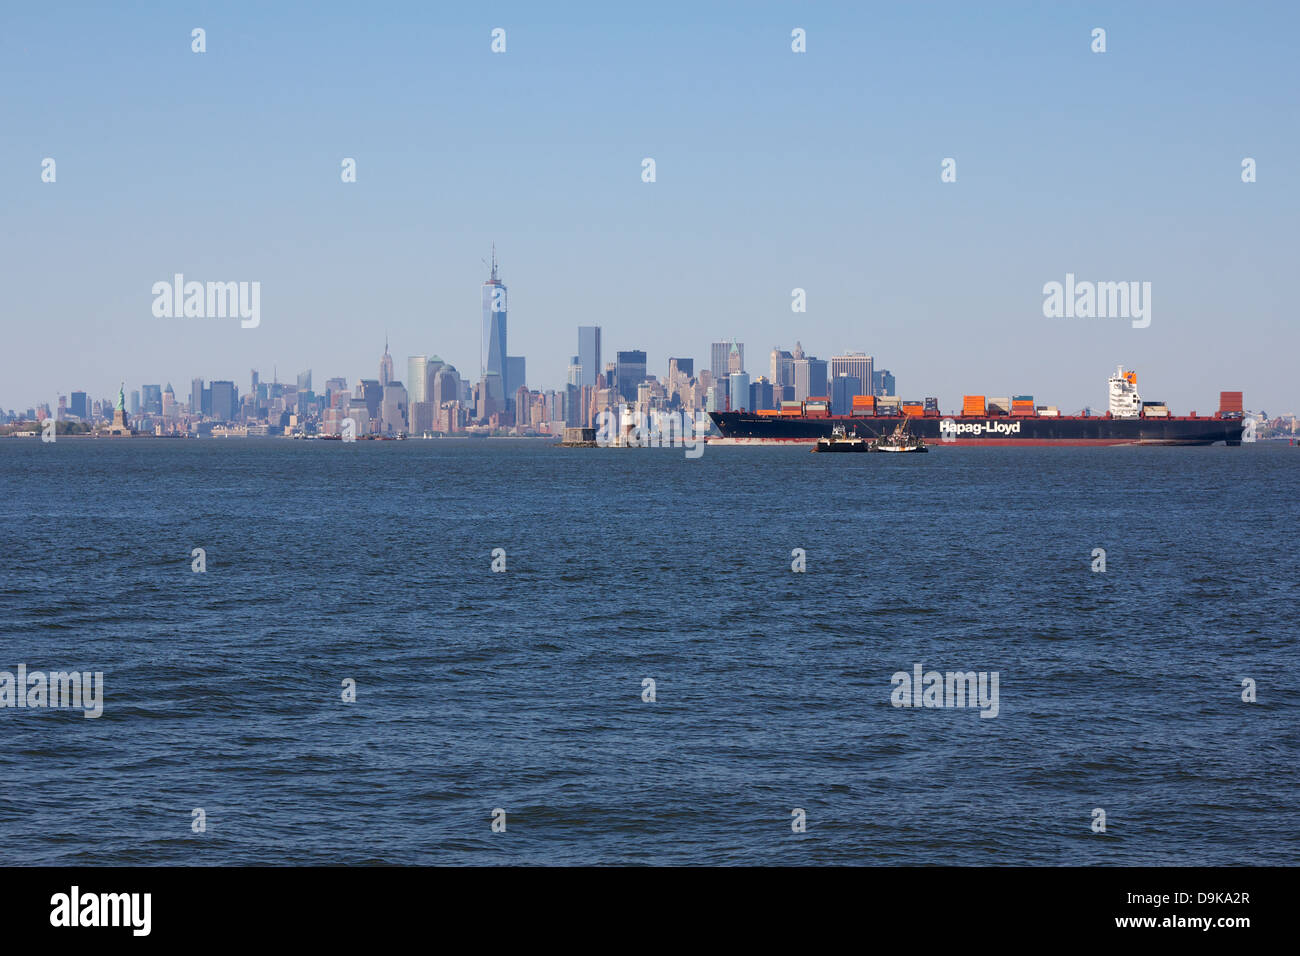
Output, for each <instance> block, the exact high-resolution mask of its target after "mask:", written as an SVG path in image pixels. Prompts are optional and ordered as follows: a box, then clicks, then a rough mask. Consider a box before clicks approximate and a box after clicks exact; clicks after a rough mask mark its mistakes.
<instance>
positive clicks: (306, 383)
mask: <svg viewBox="0 0 1300 956" xmlns="http://www.w3.org/2000/svg"><path fill="white" fill-rule="evenodd" d="M298 391H300V392H310V391H311V369H307V371H305V372H299V373H298Z"/></svg>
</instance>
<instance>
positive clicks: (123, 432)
mask: <svg viewBox="0 0 1300 956" xmlns="http://www.w3.org/2000/svg"><path fill="white" fill-rule="evenodd" d="M105 434H106V435H109V436H112V437H115V438H130V437H131V436H132V435H134V434H135V432H133V431H132V430H131V426H130V425H128V424H127V423H126V412H125V411H123V410H122V409H120V408H115V409H113V424H112V425H110V426H108V429H107V430H106V431H105Z"/></svg>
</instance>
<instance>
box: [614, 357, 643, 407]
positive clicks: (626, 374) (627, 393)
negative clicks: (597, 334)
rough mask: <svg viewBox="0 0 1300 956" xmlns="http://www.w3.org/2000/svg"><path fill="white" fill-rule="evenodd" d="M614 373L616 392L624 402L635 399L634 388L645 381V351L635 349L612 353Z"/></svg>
mask: <svg viewBox="0 0 1300 956" xmlns="http://www.w3.org/2000/svg"><path fill="white" fill-rule="evenodd" d="M614 359H615V362H614V366H615V370H614V375H615V377H616V379H617V381H616V387H617V388H618V393H619V395H621V396H622V397H623V401H625V402H635V401H636V390H637V386H639V385H640V384H641V383H642V382H644V381H645V353H644V352H642V351H639V350H637V349H632V350H629V351H627V352H615V353H614Z"/></svg>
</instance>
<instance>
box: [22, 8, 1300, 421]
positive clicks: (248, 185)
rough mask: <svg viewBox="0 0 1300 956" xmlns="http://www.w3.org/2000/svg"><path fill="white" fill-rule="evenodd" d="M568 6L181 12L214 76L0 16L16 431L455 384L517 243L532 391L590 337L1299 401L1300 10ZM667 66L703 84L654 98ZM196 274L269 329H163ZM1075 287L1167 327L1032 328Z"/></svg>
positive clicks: (1078, 389)
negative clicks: (351, 379)
mask: <svg viewBox="0 0 1300 956" xmlns="http://www.w3.org/2000/svg"><path fill="white" fill-rule="evenodd" d="M579 11H580V7H578V8H575V13H574V14H573V15H572V16H570V17H566V18H564V20H563V22H550V23H546V22H539V18H538V17H537V15H536V13H535V11H533V10H531V9H530V8H529V7H528V6H527V5H523V4H505V5H502V6H500V7H498V8H496V9H494V11H493V14H492V15H493V17H494V19H493V20H491V21H489V20H487V19H485V18H484V17H483V16H481V15H480V14H479V13H478V12H477V11H473V10H435V9H432V8H429V9H424V8H421V7H419V6H417V5H411V6H408V7H407V8H406V17H405V22H406V27H405V28H404V29H402V30H398V29H395V28H393V27H392V26H391V25H390V26H376V29H375V31H374V32H373V33H370V34H365V33H359V32H358V31H356V30H355V29H352V28H350V27H348V26H345V25H344V24H345V22H346V18H331V16H330V5H329V4H322V5H321V7H320V8H319V9H316V8H313V9H312V10H307V11H295V12H292V13H291V12H289V11H285V10H275V9H257V8H232V9H230V10H221V11H212V12H206V13H202V14H196V16H197V17H198V19H202V20H204V21H205V23H204V24H203V26H204V27H205V28H206V30H207V37H208V47H207V51H206V52H205V53H203V54H202V55H198V54H195V53H193V52H191V49H190V44H189V30H190V28H191V27H192V26H194V25H195V24H190V23H188V22H181V21H180V20H178V19H177V18H176V17H175V16H170V15H169V16H155V15H154V14H153V13H151V12H150V11H149V10H148V9H147V5H146V8H141V9H133V10H130V11H121V12H113V11H108V10H99V9H96V8H93V7H87V8H84V9H82V8H79V9H78V10H77V13H76V17H77V20H78V22H79V23H81V24H82V26H83V29H81V30H78V31H75V32H73V33H71V34H69V33H68V32H67V31H66V30H64V29H63V28H62V27H61V26H60V19H59V18H58V17H50V16H48V15H44V14H42V13H41V12H40V11H36V10H25V9H17V10H14V11H11V12H8V14H7V15H8V19H9V20H10V25H11V27H12V29H11V30H9V31H7V32H6V34H5V35H6V37H8V38H13V37H15V36H20V35H21V37H22V40H21V43H14V42H13V40H12V39H9V40H7V41H0V42H6V47H5V54H6V61H7V62H8V63H9V64H10V65H11V68H12V69H14V70H15V71H17V72H19V73H28V74H31V75H40V76H42V77H44V80H43V83H42V95H41V96H40V97H39V98H21V97H20V98H15V99H14V100H13V102H11V104H10V107H11V109H10V111H9V114H8V117H9V122H7V124H6V128H5V129H4V130H3V131H0V136H3V138H4V143H5V149H4V150H0V190H3V194H4V199H5V201H6V221H7V223H8V224H9V225H10V226H11V228H10V229H9V230H6V234H5V235H4V236H3V237H0V254H2V255H3V256H4V257H5V261H6V262H7V263H8V265H9V267H10V270H11V274H12V275H15V276H21V277H22V278H23V280H24V281H22V282H15V283H11V284H10V287H9V290H8V291H9V293H10V297H9V301H8V303H7V308H6V310H5V313H4V318H3V320H0V321H2V322H3V325H2V326H0V329H2V331H3V334H4V335H5V338H6V340H7V341H10V342H25V341H30V342H31V345H30V347H27V348H24V349H23V350H22V361H21V362H20V361H17V360H16V359H15V358H14V356H16V355H17V354H18V353H17V350H14V351H11V352H9V353H8V354H9V355H10V360H9V361H8V362H6V363H5V364H4V368H3V371H4V373H5V374H4V376H3V377H0V405H3V406H4V407H6V408H18V407H25V406H27V405H29V404H31V403H33V402H36V401H39V400H42V396H44V399H43V400H46V401H53V400H54V398H55V395H54V394H52V393H51V389H52V388H57V389H60V390H65V391H66V390H71V389H74V388H76V389H86V390H87V391H91V392H93V393H96V394H107V393H108V392H109V391H110V389H111V388H112V387H113V386H114V385H115V384H116V383H117V381H118V380H120V379H122V378H125V379H127V380H128V381H136V382H142V381H152V380H154V379H155V378H158V377H161V374H162V370H171V374H172V375H173V381H176V380H181V381H185V380H188V379H189V378H192V377H194V376H197V375H202V376H204V377H228V376H229V375H231V374H232V370H241V374H242V370H243V369H246V368H249V367H258V368H262V369H265V370H270V369H271V368H272V366H274V365H278V366H279V367H281V368H286V367H294V366H296V367H299V368H302V367H312V368H318V369H338V370H344V369H347V368H348V363H349V362H351V361H352V359H351V358H350V357H351V356H353V355H355V354H356V351H357V348H358V343H359V342H366V343H369V342H370V341H372V336H373V337H376V338H377V337H378V336H379V335H380V334H382V333H383V332H384V331H387V332H388V333H389V334H390V335H391V336H392V340H393V342H395V343H398V344H399V353H400V356H401V357H402V358H404V357H405V356H406V355H408V354H422V353H429V352H432V351H433V350H435V349H436V350H437V351H438V352H439V353H440V354H442V355H445V356H448V357H449V358H450V359H451V360H453V361H454V362H456V364H457V366H458V367H459V368H461V369H465V370H469V369H473V368H474V362H473V358H474V356H475V355H476V353H477V351H478V349H479V348H480V347H481V345H480V339H481V330H480V329H479V328H478V327H477V325H478V323H477V322H476V321H475V316H476V312H477V310H478V308H479V307H480V303H478V302H477V301H476V293H475V290H474V286H475V285H478V284H479V283H480V282H481V278H475V277H476V276H477V275H478V273H477V272H476V270H477V269H478V268H479V267H480V264H481V260H482V258H483V255H484V251H485V250H487V249H488V248H489V246H490V243H492V242H493V241H495V242H496V243H497V246H498V249H500V250H502V251H503V252H504V253H505V255H506V264H507V266H508V271H509V279H510V283H511V286H512V288H511V291H512V292H513V293H514V295H513V299H514V301H513V302H512V303H511V307H512V311H513V312H514V313H515V314H514V321H513V322H511V323H510V329H509V334H510V346H509V349H510V352H512V353H513V354H515V355H518V356H527V357H528V358H529V363H530V368H531V369H533V371H534V374H533V376H532V377H533V378H534V380H535V383H536V384H542V385H550V384H553V385H556V386H559V385H560V384H562V383H563V382H564V381H565V369H566V368H567V364H568V362H569V361H570V360H571V358H572V355H573V354H574V345H573V343H572V340H571V330H572V328H573V327H574V326H576V325H600V326H602V328H603V336H604V341H603V343H602V347H603V351H604V355H605V356H606V357H608V356H611V355H613V354H614V353H615V352H616V351H618V350H626V349H638V350H644V351H645V352H646V353H647V364H648V365H649V366H650V367H651V368H654V369H663V368H665V367H666V363H667V359H668V358H669V357H671V356H677V355H691V356H694V357H695V358H696V360H697V361H701V362H703V361H707V359H708V357H709V355H708V348H709V345H710V343H711V342H712V341H715V340H716V339H718V338H720V337H722V336H731V335H735V336H736V337H737V338H739V339H741V340H743V341H746V342H748V343H749V344H750V348H751V349H758V350H760V351H762V350H766V349H767V348H770V346H771V345H774V344H781V345H782V347H785V348H789V347H790V344H791V341H792V340H793V339H795V338H799V339H802V340H803V341H804V343H805V345H806V346H807V347H808V348H809V349H810V350H813V351H815V352H816V353H817V354H818V355H821V356H831V355H836V354H843V353H844V352H846V351H849V350H854V349H861V350H865V351H867V352H869V353H871V354H873V355H877V356H889V359H888V361H889V364H890V367H891V368H892V369H893V371H894V373H895V374H896V375H897V376H898V378H899V380H900V381H902V382H905V383H907V384H906V385H905V386H904V387H905V388H908V389H915V390H916V392H917V393H918V394H920V395H927V394H928V395H938V396H940V398H941V399H942V400H943V402H944V403H945V404H947V405H952V404H953V403H955V402H956V401H957V400H958V398H959V396H960V395H961V394H962V393H964V392H983V393H998V394H1000V393H1004V392H1013V393H1014V392H1026V393H1033V394H1036V395H1042V396H1044V397H1047V398H1049V399H1050V400H1051V401H1053V402H1054V403H1056V404H1059V405H1061V406H1063V407H1066V406H1068V407H1077V406H1082V405H1085V404H1090V403H1091V404H1096V403H1097V402H1098V401H1099V400H1100V399H1101V398H1102V397H1104V382H1105V376H1106V374H1107V373H1108V370H1109V369H1111V368H1113V367H1114V366H1115V365H1116V364H1117V363H1123V364H1125V365H1126V366H1127V367H1130V368H1136V369H1137V370H1138V371H1139V373H1140V374H1141V375H1142V377H1143V381H1144V383H1146V385H1147V387H1148V389H1149V390H1150V391H1151V393H1152V394H1154V395H1156V396H1157V397H1159V398H1161V399H1164V400H1167V401H1168V402H1169V403H1170V404H1171V405H1173V406H1175V407H1178V408H1181V409H1185V410H1191V409H1201V410H1203V409H1204V408H1207V407H1209V405H1210V403H1211V402H1212V400H1213V396H1214V395H1217V394H1218V392H1219V391H1220V390H1222V389H1242V390H1244V391H1245V392H1246V395H1247V400H1248V401H1249V402H1250V403H1251V404H1252V405H1255V406H1256V407H1264V408H1267V409H1269V410H1270V411H1272V410H1274V409H1277V410H1279V411H1293V410H1295V407H1296V405H1297V402H1296V401H1295V392H1294V386H1293V385H1292V381H1293V378H1294V376H1293V373H1292V369H1291V366H1292V365H1293V364H1294V363H1293V362H1292V360H1291V355H1292V354H1293V353H1294V352H1295V351H1297V348H1300V330H1297V329H1296V328H1295V326H1294V324H1293V323H1291V322H1290V321H1289V313H1288V303H1287V301H1286V299H1285V295H1284V294H1283V293H1282V292H1281V285H1282V283H1281V282H1280V279H1279V277H1281V276H1284V275H1286V274H1288V273H1289V272H1290V270H1291V261H1292V260H1293V258H1294V255H1293V250H1294V246H1295V243H1294V237H1293V227H1292V226H1291V222H1292V221H1293V220H1294V218H1295V211H1296V206H1297V195H1298V194H1297V190H1296V186H1295V177H1294V176H1293V175H1291V169H1290V165H1291V164H1292V163H1293V162H1294V159H1293V157H1294V156H1296V155H1300V150H1298V149H1297V148H1296V146H1297V143H1296V140H1297V128H1296V126H1295V124H1294V123H1292V122H1289V120H1288V117H1290V116H1292V115H1293V111H1294V106H1293V103H1292V100H1293V92H1294V69H1293V67H1292V66H1291V60H1292V57H1293V55H1292V52H1291V50H1290V45H1289V41H1288V39H1287V38H1288V37H1289V36H1291V35H1292V33H1293V32H1294V28H1295V26H1296V25H1297V19H1298V17H1300V14H1297V11H1296V10H1295V9H1293V8H1290V7H1272V8H1265V9H1262V10H1259V11H1256V12H1255V13H1254V14H1252V15H1251V16H1246V17H1243V16H1238V15H1237V14H1236V13H1235V12H1233V11H1231V10H1228V9H1214V8H1210V7H1205V6H1201V5H1195V4H1189V5H1181V6H1179V7H1177V8H1168V9H1166V10H1164V11H1159V10H1153V9H1147V8H1145V7H1144V8H1133V9H1129V8H1126V7H1124V6H1122V5H1115V6H1108V5H1098V6H1095V7H1092V8H1090V9H1089V10H1088V11H1087V12H1086V13H1085V12H1081V11H1078V10H1073V9H1069V8H1056V7H1044V8H1028V9H1019V10H1016V11H1015V12H1012V11H1009V10H1001V11H987V12H981V11H975V10H973V9H968V8H966V7H964V6H963V5H960V4H956V3H947V4H944V3H941V4H937V5H935V7H934V8H933V10H932V12H931V13H930V14H928V15H926V16H918V15H917V14H916V12H915V11H911V10H908V9H905V8H898V9H892V8H891V9H881V10H874V9H873V10H865V9H855V8H853V7H847V6H846V7H843V8H838V9H831V8H820V7H818V8H788V7H786V6H784V5H781V6H775V5H773V6H764V5H761V4H760V5H757V6H755V7H754V8H753V9H751V10H749V11H747V15H746V17H745V18H744V23H743V25H741V24H738V23H736V22H733V21H734V18H732V17H731V16H729V15H728V14H727V13H725V12H723V11H721V10H717V11H714V10H709V9H707V8H699V7H696V6H690V5H676V4H672V3H669V4H668V5H667V6H665V7H663V8H662V9H661V10H660V15H657V16H655V17H642V16H640V15H638V14H636V13H634V12H632V11H630V10H629V11H610V10H604V11H602V10H600V9H599V8H596V7H591V8H590V9H589V10H588V12H587V14H584V13H582V12H579ZM498 20H499V23H498ZM1099 25H1101V26H1104V27H1105V28H1106V29H1107V31H1108V37H1109V47H1108V49H1107V50H1106V52H1105V53H1102V54H1098V53H1094V52H1093V51H1092V50H1091V49H1090V43H1091V39H1090V34H1091V31H1092V30H1093V29H1094V28H1096V27H1097V26H1099ZM497 26H501V27H502V28H503V29H505V30H507V31H508V33H509V36H510V42H509V45H508V48H507V51H506V52H504V53H501V54H494V53H493V52H492V51H491V48H490V31H491V30H492V29H493V28H495V27H497ZM794 27H799V28H801V29H806V31H807V38H808V41H807V50H806V52H803V53H795V52H792V50H791V46H790V33H791V30H792V28H794ZM304 36H306V37H308V38H309V39H304ZM430 45H436V47H437V49H438V51H439V52H438V56H437V57H430V56H429V55H428V50H429V48H430ZM668 51H671V56H672V57H673V59H674V61H675V62H680V63H682V64H684V66H685V67H686V68H685V69H683V70H681V71H679V72H677V73H674V74H673V75H669V76H663V75H662V58H663V57H664V56H665V55H668ZM867 51H870V56H864V53H866V52H867ZM1210 51H1212V53H1211V52H1210ZM990 61H993V62H994V63H995V64H996V68H994V69H989V64H990ZM55 62H57V63H59V64H60V67H59V69H58V70H54V71H51V70H50V69H49V64H50V63H55ZM159 75H166V76H167V77H168V84H167V87H168V92H167V96H165V97H159V96H158V95H157V89H156V88H157V77H158V76H159ZM647 76H656V77H659V79H658V80H657V81H656V82H655V83H647V82H646V80H645V78H646V77H647ZM593 77H594V78H596V80H597V82H592V79H593ZM990 103H998V104H999V106H998V108H997V109H991V108H990V106H989V104H990ZM197 104H202V113H203V115H204V116H205V117H206V118H205V122H207V123H211V124H212V125H213V127H214V128H224V129H231V130H240V131H241V135H240V136H239V137H238V138H237V140H236V141H235V142H234V144H233V145H232V147H231V148H229V149H223V150H213V149H212V148H211V138H210V137H207V136H200V135H194V134H193V117H194V115H195V109H196V105H197ZM487 104H491V114H490V119H485V113H484V109H485V106H486V105H487ZM255 106H256V107H258V108H256V109H255V108H254V107H255ZM105 115H115V116H116V117H117V119H116V121H115V123H114V124H112V126H110V127H105V126H104V125H103V123H102V117H103V116H105ZM417 116H418V117H422V118H423V119H421V121H419V122H414V123H413V122H411V118H412V117H417ZM593 116H596V117H599V118H600V120H599V122H598V123H593V122H591V117H593ZM322 117H327V118H328V122H325V121H322ZM177 130H182V131H186V130H188V131H190V132H189V133H185V134H182V135H176V131H177ZM46 158H49V159H52V160H54V161H56V162H57V173H58V174H57V179H56V180H55V181H52V182H46V181H42V162H43V160H44V159H46ZM646 158H652V159H653V160H654V161H655V163H656V176H655V179H654V181H652V182H651V181H645V180H643V178H642V164H643V160H644V159H646ZM949 158H951V159H954V161H955V177H956V178H955V180H954V181H951V182H944V181H943V180H942V178H941V176H942V175H943V172H944V165H943V164H944V162H945V160H946V159H949ZM1246 158H1249V159H1251V160H1252V162H1256V163H1257V164H1258V176H1257V178H1256V180H1255V181H1253V182H1245V181H1243V179H1242V163H1243V161H1244V160H1245V159H1246ZM347 159H352V160H353V161H354V162H355V172H356V176H355V181H354V182H347V181H342V180H341V179H340V164H341V163H342V162H344V161H345V160H347ZM176 274H184V275H185V276H186V277H192V278H193V279H195V280H196V281H204V282H249V283H251V282H259V283H260V284H261V286H260V289H261V314H260V323H259V324H258V325H257V326H256V327H255V328H243V327H241V325H240V322H239V321H238V320H234V321H231V320H221V319H209V318H204V319H179V318H159V317H156V316H154V315H153V314H152V313H151V311H150V303H151V294H150V290H151V287H152V285H153V284H154V283H156V282H158V281H159V280H164V281H166V280H169V279H170V278H171V277H172V276H173V275H176ZM1067 275H1077V276H1079V277H1083V278H1085V279H1088V280H1092V281H1107V280H1113V281H1130V280H1132V281H1141V282H1150V283H1151V289H1152V295H1153V302H1154V305H1153V316H1152V321H1151V324H1150V326H1149V327H1146V328H1133V327H1131V325H1130V324H1129V323H1128V322H1125V321H1114V320H1103V319H1075V318H1059V319H1049V318H1045V317H1044V315H1043V311H1042V307H1043V292H1042V290H1043V287H1044V285H1045V284H1046V283H1049V282H1053V281H1057V282H1059V281H1061V280H1062V279H1063V278H1064V277H1065V276H1067ZM467 280H468V281H467ZM796 289H798V290H803V292H804V293H805V296H806V300H805V304H806V309H807V311H806V312H803V313H798V314H794V313H792V312H791V302H792V292H793V290H796ZM45 330H48V332H50V333H52V334H50V335H49V336H48V338H46V339H45V340H44V341H38V340H37V339H36V337H35V336H36V333H39V332H42V331H45ZM359 332H360V333H364V334H359ZM749 364H750V365H751V368H750V369H749V371H750V372H751V374H753V373H755V372H756V371H758V369H757V367H756V365H755V363H754V362H753V361H752V360H751V361H750V363H749ZM467 374H468V371H467Z"/></svg>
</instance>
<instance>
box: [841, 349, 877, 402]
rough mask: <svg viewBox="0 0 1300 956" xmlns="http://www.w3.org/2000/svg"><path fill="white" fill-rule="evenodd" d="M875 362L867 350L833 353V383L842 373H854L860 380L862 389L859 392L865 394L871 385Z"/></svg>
mask: <svg viewBox="0 0 1300 956" xmlns="http://www.w3.org/2000/svg"><path fill="white" fill-rule="evenodd" d="M874 364H875V363H874V362H873V360H872V358H871V356H870V355H868V354H866V353H865V352H845V353H844V354H843V355H832V356H831V365H830V376H831V382H832V383H833V382H834V381H835V380H836V379H838V378H839V377H840V374H841V373H845V374H848V375H852V376H853V377H854V378H856V379H857V380H858V387H859V388H861V389H862V391H861V392H859V393H858V394H860V395H865V394H867V390H868V389H869V388H870V385H871V373H872V368H873V366H874Z"/></svg>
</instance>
